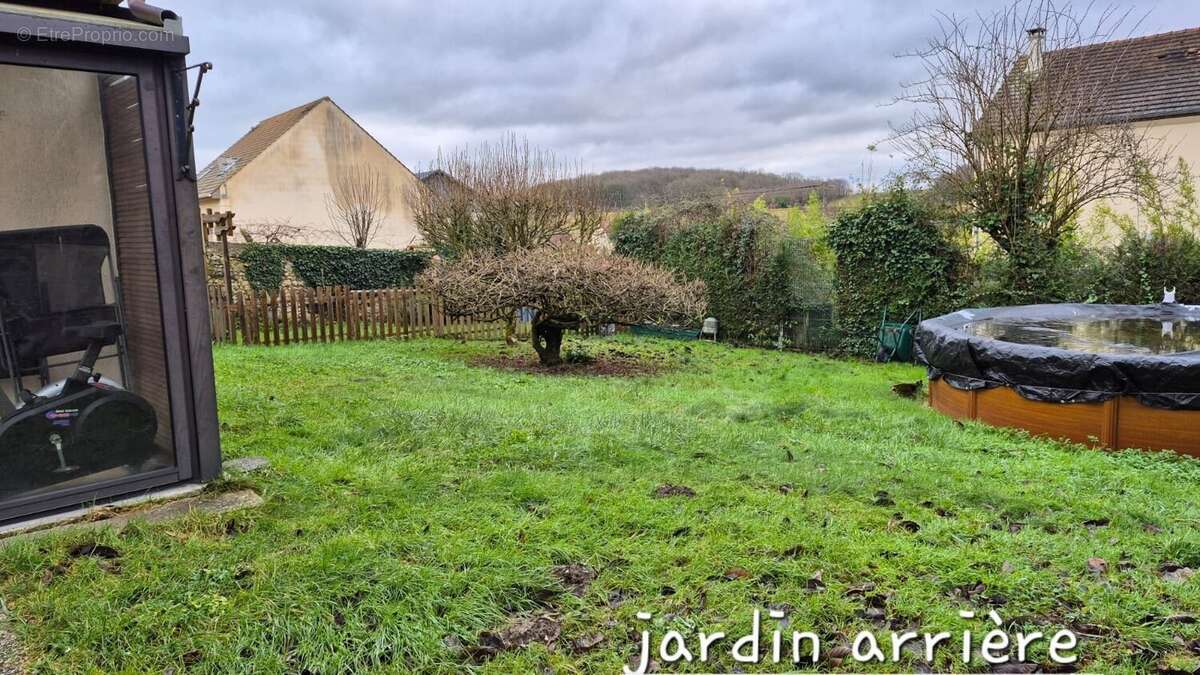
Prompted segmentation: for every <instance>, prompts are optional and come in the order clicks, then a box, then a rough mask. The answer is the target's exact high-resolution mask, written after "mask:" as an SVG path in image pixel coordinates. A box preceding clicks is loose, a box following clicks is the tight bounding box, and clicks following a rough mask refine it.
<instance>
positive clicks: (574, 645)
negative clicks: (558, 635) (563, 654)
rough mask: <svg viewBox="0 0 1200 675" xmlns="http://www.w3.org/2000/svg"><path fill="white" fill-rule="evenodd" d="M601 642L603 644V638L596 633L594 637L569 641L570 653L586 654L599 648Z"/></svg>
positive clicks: (589, 636)
mask: <svg viewBox="0 0 1200 675" xmlns="http://www.w3.org/2000/svg"><path fill="white" fill-rule="evenodd" d="M602 642H604V636H603V635H601V634H600V633H596V634H595V635H585V636H583V637H579V638H575V639H574V640H571V651H573V652H575V653H576V654H579V653H582V652H588V651H591V650H593V649H595V648H596V647H598V646H600V644H601V643H602Z"/></svg>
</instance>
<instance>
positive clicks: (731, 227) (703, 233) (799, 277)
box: [612, 202, 829, 343]
mask: <svg viewBox="0 0 1200 675" xmlns="http://www.w3.org/2000/svg"><path fill="white" fill-rule="evenodd" d="M612 241H613V247H614V249H615V250H616V252H617V253H619V254H621V255H626V256H630V257H632V258H638V259H640V260H645V261H647V262H651V263H655V264H658V265H662V266H664V267H666V268H668V269H671V270H674V271H676V272H679V273H680V274H682V275H683V276H684V277H687V278H689V279H700V280H702V281H704V283H705V285H706V287H707V293H708V312H709V314H710V315H712V316H714V317H716V318H717V320H718V321H719V323H720V332H721V334H722V337H725V338H731V339H734V340H737V341H744V342H752V343H768V342H771V341H774V340H775V339H776V338H777V336H778V334H779V329H780V326H782V325H787V324H788V323H789V322H791V321H792V320H794V319H795V318H796V317H797V316H798V315H799V314H800V312H802V311H803V310H804V309H806V308H808V307H811V306H818V305H822V304H825V303H827V302H828V296H829V292H828V291H829V279H828V277H827V274H826V272H825V271H824V270H822V269H821V268H820V265H819V264H818V263H817V261H816V260H815V258H814V256H813V255H812V251H811V246H810V244H809V242H807V241H804V240H801V239H797V238H795V237H791V236H789V235H788V233H787V231H786V226H785V225H784V223H783V222H782V221H780V220H779V219H778V218H775V217H774V216H772V215H770V214H768V213H763V212H761V211H758V210H755V209H752V208H747V207H744V206H741V207H735V208H731V209H729V208H723V207H721V206H719V205H716V204H711V203H706V202H702V203H698V204H690V205H684V206H675V207H664V208H659V209H653V210H644V211H637V212H632V213H626V214H624V215H622V216H621V217H620V218H619V219H618V220H617V221H616V222H615V223H614V225H613V230H612Z"/></svg>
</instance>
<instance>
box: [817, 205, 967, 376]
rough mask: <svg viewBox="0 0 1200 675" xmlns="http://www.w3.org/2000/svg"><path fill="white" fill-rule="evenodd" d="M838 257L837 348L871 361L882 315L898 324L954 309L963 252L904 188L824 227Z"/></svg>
mask: <svg viewBox="0 0 1200 675" xmlns="http://www.w3.org/2000/svg"><path fill="white" fill-rule="evenodd" d="M829 245H830V246H831V247H832V248H833V251H834V254H835V255H836V256H837V277H836V282H835V290H834V297H835V307H836V315H837V324H838V328H839V330H840V331H841V333H842V335H843V336H844V339H843V342H842V347H843V349H845V350H847V351H850V352H854V353H858V354H862V355H864V356H865V355H872V354H874V352H875V351H876V349H877V343H876V341H875V337H876V335H877V333H878V331H879V322H880V319H881V318H882V315H883V312H884V310H887V311H888V314H889V316H891V317H896V320H897V321H902V320H904V318H905V317H906V316H908V315H909V314H910V313H911V312H913V311H919V312H921V313H922V314H923V315H924V316H926V317H931V316H937V315H940V314H943V313H946V312H951V311H954V310H957V309H961V307H962V303H963V301H964V299H965V293H966V289H965V284H963V283H960V282H961V281H962V275H963V272H964V268H965V262H966V260H965V255H964V253H963V251H962V250H961V249H960V248H958V247H956V246H955V245H953V244H952V243H951V242H950V241H949V240H948V239H947V238H946V236H945V235H944V234H943V232H942V231H941V230H940V229H939V228H938V226H937V224H936V223H935V222H934V220H933V218H931V217H930V215H929V214H928V213H927V212H926V211H925V210H924V209H922V208H921V207H920V206H919V205H918V204H917V203H916V202H914V201H913V200H912V198H911V197H910V196H909V195H908V194H907V193H906V192H904V191H903V190H899V189H897V190H893V191H890V192H888V193H886V194H885V195H883V196H882V197H881V198H879V199H877V200H874V201H872V202H870V203H868V204H866V205H865V206H863V207H862V208H859V209H856V210H853V211H845V212H842V213H841V214H840V215H838V217H837V218H836V219H835V220H834V222H833V224H832V225H831V226H830V228H829Z"/></svg>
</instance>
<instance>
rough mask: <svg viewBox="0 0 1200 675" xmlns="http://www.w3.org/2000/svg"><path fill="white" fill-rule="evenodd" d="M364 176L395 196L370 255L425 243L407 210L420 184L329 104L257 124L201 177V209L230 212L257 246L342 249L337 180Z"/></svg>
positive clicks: (322, 101)
mask: <svg viewBox="0 0 1200 675" xmlns="http://www.w3.org/2000/svg"><path fill="white" fill-rule="evenodd" d="M364 171H367V172H370V174H371V175H373V176H376V177H378V178H379V179H380V180H381V181H382V182H383V184H384V185H385V186H386V188H387V191H388V192H390V198H389V199H388V200H387V201H388V202H389V205H388V208H387V210H386V213H385V215H384V217H383V223H382V225H381V226H380V228H379V231H378V235H377V236H376V237H375V238H374V239H373V240H372V241H371V243H370V247H371V248H406V247H409V246H413V245H415V244H418V243H420V234H419V233H418V232H417V228H416V225H415V224H414V223H413V217H412V210H411V209H410V208H409V206H408V204H409V203H410V201H411V199H412V195H413V194H414V191H415V190H419V189H422V188H421V182H420V180H419V179H418V178H417V177H416V176H415V175H414V174H413V172H412V171H409V169H408V167H406V166H405V165H404V163H403V162H401V161H400V160H399V159H397V158H396V157H395V156H394V155H392V153H391V152H389V151H388V150H387V148H385V147H384V146H383V145H382V144H380V143H379V141H377V140H375V138H374V137H372V136H371V134H370V133H368V132H367V131H366V130H365V129H363V128H362V127H361V126H360V125H359V124H358V123H357V122H355V121H354V119H353V118H351V117H350V116H349V115H348V114H346V111H344V110H342V108H341V107H340V106H338V105H337V104H336V103H334V102H333V100H332V99H330V98H329V97H324V98H321V99H318V100H316V101H312V102H310V103H305V104H304V105H302V106H300V107H297V108H293V109H291V110H288V111H286V112H282V113H280V114H278V115H275V116H274V117H269V118H267V119H265V120H263V121H262V122H259V123H258V124H257V125H255V126H254V128H253V129H251V130H250V131H249V132H248V133H247V134H246V135H245V136H242V137H241V138H240V139H239V140H238V141H237V142H236V143H234V144H233V145H232V146H230V148H229V149H228V150H226V151H225V152H223V153H221V155H220V156H219V157H217V158H216V159H215V160H213V161H212V163H211V164H209V165H208V166H207V167H206V168H205V169H204V171H202V172H201V173H200V180H199V189H200V208H201V210H202V211H207V210H208V209H212V210H213V211H215V212H222V211H232V212H233V213H234V214H235V223H236V224H237V226H238V227H239V228H241V229H242V230H243V231H245V232H247V233H249V234H250V236H251V237H257V239H256V240H264V239H272V240H283V241H287V242H289V243H305V244H329V245H342V244H346V243H347V242H346V240H345V235H346V234H347V233H346V232H345V227H344V226H343V225H340V224H339V223H338V221H336V220H335V219H334V218H333V217H332V216H331V215H330V213H329V211H330V210H329V209H328V208H327V206H328V202H329V200H330V199H331V197H332V195H333V193H334V190H335V187H334V186H335V185H336V184H337V182H338V181H339V180H344V177H345V176H349V175H355V174H361V173H362V172H364Z"/></svg>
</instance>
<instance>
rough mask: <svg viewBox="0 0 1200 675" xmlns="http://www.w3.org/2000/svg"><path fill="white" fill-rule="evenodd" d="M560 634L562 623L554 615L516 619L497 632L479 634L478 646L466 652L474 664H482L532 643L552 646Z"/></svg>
mask: <svg viewBox="0 0 1200 675" xmlns="http://www.w3.org/2000/svg"><path fill="white" fill-rule="evenodd" d="M561 633H562V621H561V619H559V617H558V616H557V615H555V614H538V615H535V616H525V617H517V618H515V619H513V620H512V621H511V622H509V623H508V625H506V626H504V627H503V628H501V629H500V630H498V631H495V632H492V631H484V632H483V633H480V634H479V641H478V644H477V645H475V646H474V647H472V648H470V649H468V650H467V651H468V652H469V653H470V654H471V657H472V658H473V659H474V660H475V661H476V662H482V661H486V660H488V659H490V658H492V657H494V656H496V655H497V654H499V653H500V652H504V651H510V650H514V649H522V648H524V647H528V646H529V645H531V644H534V643H541V644H544V645H546V646H550V645H553V644H554V643H555V641H557V640H558V636H559V635H560V634H561Z"/></svg>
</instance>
